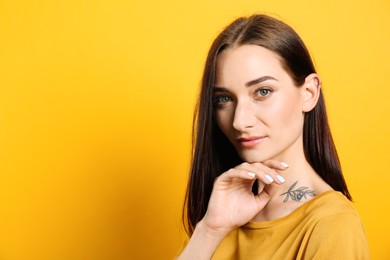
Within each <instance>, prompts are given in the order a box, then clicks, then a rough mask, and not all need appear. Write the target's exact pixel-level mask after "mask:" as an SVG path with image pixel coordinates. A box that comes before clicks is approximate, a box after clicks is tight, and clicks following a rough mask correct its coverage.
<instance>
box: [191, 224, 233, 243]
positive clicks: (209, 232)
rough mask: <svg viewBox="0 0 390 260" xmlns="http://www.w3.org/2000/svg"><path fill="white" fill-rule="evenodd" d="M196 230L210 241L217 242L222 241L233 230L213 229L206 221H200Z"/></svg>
mask: <svg viewBox="0 0 390 260" xmlns="http://www.w3.org/2000/svg"><path fill="white" fill-rule="evenodd" d="M196 229H198V231H199V232H201V233H203V234H204V235H206V236H207V237H209V238H210V239H217V240H222V239H223V238H224V237H225V236H226V235H227V234H229V233H230V231H232V229H227V228H217V227H211V226H209V225H208V224H207V222H206V221H205V220H204V219H202V220H201V221H199V223H198V224H197V225H196ZM196 229H195V230H196Z"/></svg>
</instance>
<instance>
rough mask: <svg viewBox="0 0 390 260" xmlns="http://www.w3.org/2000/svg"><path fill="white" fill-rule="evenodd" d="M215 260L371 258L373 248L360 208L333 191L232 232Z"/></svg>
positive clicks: (219, 248)
mask: <svg viewBox="0 0 390 260" xmlns="http://www.w3.org/2000/svg"><path fill="white" fill-rule="evenodd" d="M212 259H283V260H284V259H332V260H334V259H369V249H368V244H367V239H366V235H365V231H364V228H363V224H362V221H361V219H360V217H359V215H358V213H357V211H356V209H355V208H354V207H353V206H352V204H351V202H350V201H349V200H348V199H347V198H346V197H345V196H344V195H343V194H342V193H340V192H336V191H333V190H332V191H327V192H324V193H322V194H320V195H319V196H317V197H316V198H314V199H312V200H310V201H308V202H306V203H305V204H303V205H302V206H301V207H299V208H298V209H297V210H295V211H294V212H292V213H291V214H290V215H288V216H285V217H283V218H280V219H276V220H273V221H269V222H249V223H247V224H246V225H244V226H242V227H240V228H238V229H236V230H234V231H232V232H231V233H230V234H229V235H228V236H226V237H225V238H224V240H222V242H221V244H220V245H219V247H218V248H217V250H216V252H215V253H214V256H213V258H212Z"/></svg>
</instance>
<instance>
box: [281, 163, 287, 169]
mask: <svg viewBox="0 0 390 260" xmlns="http://www.w3.org/2000/svg"><path fill="white" fill-rule="evenodd" d="M280 165H282V166H283V167H284V168H288V164H287V163H285V162H281V163H280Z"/></svg>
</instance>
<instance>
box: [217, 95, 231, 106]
mask: <svg viewBox="0 0 390 260" xmlns="http://www.w3.org/2000/svg"><path fill="white" fill-rule="evenodd" d="M224 98H226V99H228V100H224V101H222V99H224ZM229 101H232V98H231V97H229V96H227V95H221V96H217V97H215V98H214V106H221V105H223V104H226V103H227V102H229Z"/></svg>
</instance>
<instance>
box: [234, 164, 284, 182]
mask: <svg viewBox="0 0 390 260" xmlns="http://www.w3.org/2000/svg"><path fill="white" fill-rule="evenodd" d="M236 169H241V170H245V171H248V172H252V173H255V174H256V177H257V179H258V180H259V181H260V182H263V183H264V184H271V183H273V182H275V183H277V184H281V183H283V182H284V181H285V180H284V178H283V177H282V176H280V175H279V174H278V173H277V172H276V171H275V170H273V169H271V168H268V167H267V166H265V165H263V164H261V163H242V164H240V165H238V166H237V167H236Z"/></svg>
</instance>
